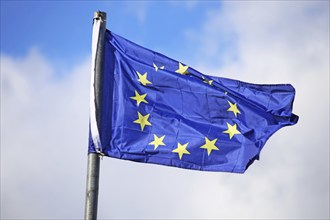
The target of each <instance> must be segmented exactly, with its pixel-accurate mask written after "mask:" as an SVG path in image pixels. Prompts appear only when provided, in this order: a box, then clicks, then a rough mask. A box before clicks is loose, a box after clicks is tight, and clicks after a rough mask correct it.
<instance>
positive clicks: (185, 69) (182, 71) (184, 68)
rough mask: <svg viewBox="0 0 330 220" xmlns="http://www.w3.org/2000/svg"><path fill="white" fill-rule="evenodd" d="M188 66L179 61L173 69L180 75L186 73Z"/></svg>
mask: <svg viewBox="0 0 330 220" xmlns="http://www.w3.org/2000/svg"><path fill="white" fill-rule="evenodd" d="M188 68H189V66H184V65H182V63H179V69H177V70H175V72H176V73H180V74H181V75H186V74H188V73H189V72H188Z"/></svg>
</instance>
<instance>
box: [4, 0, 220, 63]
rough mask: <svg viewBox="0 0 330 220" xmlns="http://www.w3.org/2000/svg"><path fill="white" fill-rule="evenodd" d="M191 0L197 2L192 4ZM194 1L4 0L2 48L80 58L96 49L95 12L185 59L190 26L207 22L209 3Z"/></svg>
mask: <svg viewBox="0 0 330 220" xmlns="http://www.w3.org/2000/svg"><path fill="white" fill-rule="evenodd" d="M190 5H191V6H190ZM212 7H216V8H220V7H221V3H220V2H208V4H200V5H199V6H198V7H194V3H193V2H181V3H179V2H170V3H168V2H152V1H151V2H149V1H148V2H134V1H128V2H125V1H113V2H106V1H93V2H83V1H68V2H64V1H2V2H1V52H3V53H6V54H11V55H21V56H22V55H25V54H26V53H27V52H28V50H29V49H30V48H31V46H34V47H37V48H38V49H39V50H40V51H41V52H42V53H43V54H44V55H45V56H47V58H49V59H52V60H55V61H61V60H62V58H63V54H65V57H66V62H67V63H70V62H77V61H80V60H81V59H83V58H85V56H87V55H88V54H89V53H90V44H91V20H92V17H93V12H94V11H97V10H103V11H106V12H107V13H108V19H107V20H108V24H107V28H108V29H110V30H112V31H114V32H115V33H118V34H120V35H122V36H124V37H126V38H128V39H130V40H132V41H134V42H137V43H140V44H142V45H143V46H145V47H148V48H154V49H159V50H161V51H160V52H163V53H173V52H171V51H175V52H174V53H175V55H178V56H180V57H183V58H187V57H188V56H189V55H188V54H186V53H185V52H184V51H185V50H186V48H187V47H188V46H189V45H187V42H186V41H185V40H184V38H185V36H184V35H185V33H184V30H188V29H193V28H194V27H196V26H200V25H201V24H202V21H203V19H204V18H205V17H206V16H207V10H206V9H208V8H212Z"/></svg>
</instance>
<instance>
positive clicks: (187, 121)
mask: <svg viewBox="0 0 330 220" xmlns="http://www.w3.org/2000/svg"><path fill="white" fill-rule="evenodd" d="M105 38H106V40H105V61H104V75H103V88H102V111H101V122H100V127H99V128H98V129H97V130H95V129H94V130H93V129H91V132H90V134H91V135H90V142H89V152H98V153H101V154H103V155H105V156H109V157H114V158H119V159H125V160H132V161H137V162H144V163H153V164H161V165H168V166H174V167H180V168H187V169H194V170H205V171H223V172H235V173H243V172H244V171H245V170H246V169H247V168H248V166H249V165H251V164H252V163H253V161H254V160H256V159H258V158H259V154H260V151H261V149H262V148H263V146H264V145H265V143H266V141H267V140H268V138H269V137H270V136H271V135H272V134H273V133H275V132H276V131H277V130H278V129H280V128H282V127H284V126H288V125H294V124H296V123H297V121H298V116H296V115H294V114H293V113H292V105H293V100H294V96H295V90H294V88H293V87H292V86H291V85H289V84H281V85H257V84H250V83H245V82H241V81H237V80H232V79H226V78H220V77H214V76H207V75H204V74H202V73H200V72H198V71H196V70H194V69H193V68H191V67H190V66H188V65H186V64H184V63H182V62H178V61H175V60H173V59H171V58H168V57H166V56H164V55H162V54H159V53H157V52H154V51H151V50H149V49H146V48H143V47H141V46H139V45H137V44H135V43H132V42H130V41H128V40H126V39H124V38H122V37H120V36H118V35H116V34H114V33H113V32H110V31H106V37H105Z"/></svg>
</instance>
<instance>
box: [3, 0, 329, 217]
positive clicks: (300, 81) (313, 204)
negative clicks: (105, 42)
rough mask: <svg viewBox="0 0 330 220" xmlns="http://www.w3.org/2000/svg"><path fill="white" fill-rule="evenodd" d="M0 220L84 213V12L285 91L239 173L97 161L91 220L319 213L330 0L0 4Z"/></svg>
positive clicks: (206, 67)
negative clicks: (273, 122)
mask: <svg viewBox="0 0 330 220" xmlns="http://www.w3.org/2000/svg"><path fill="white" fill-rule="evenodd" d="M0 4H1V11H0V46H1V50H0V58H1V60H0V61H1V65H0V70H1V142H0V143H1V148H0V149H1V204H0V208H1V210H0V213H1V214H0V218H1V219H82V218H83V217H84V203H85V187H86V174H87V144H88V123H89V87H90V66H91V36H92V19H93V13H94V11H97V10H101V11H105V12H106V13H107V28H108V29H109V30H111V31H113V32H115V33H117V34H119V35H121V36H123V37H125V38H127V39H129V40H131V41H133V42H135V43H138V44H140V45H142V46H144V47H147V48H149V49H152V50H155V51H158V52H160V53H163V54H164V55H166V56H169V57H171V58H173V59H175V60H179V61H181V62H183V63H186V64H187V65H189V66H191V67H193V68H194V69H197V70H199V71H200V72H202V73H204V74H207V75H213V76H220V77H227V78H232V79H239V80H241V81H246V82H251V83H260V84H277V83H290V84H292V85H293V86H294V87H295V89H296V98H295V102H294V107H293V112H294V113H295V114H297V115H299V117H300V118H299V122H298V123H297V124H296V125H294V126H292V127H285V128H282V129H281V130H279V131H278V132H276V133H275V134H274V135H273V136H272V137H271V138H270V139H269V140H268V142H267V143H266V145H265V147H264V148H263V150H262V152H261V157H260V161H256V162H254V164H253V165H252V166H250V167H249V169H248V170H247V171H246V173H245V174H232V173H215V172H201V171H191V170H185V169H179V168H173V167H167V166H159V165H152V164H143V163H135V162H130V161H124V160H118V159H113V158H103V159H102V161H101V172H100V191H99V207H98V217H99V219H329V218H330V214H329V206H330V204H329V194H330V192H329V188H330V185H329V166H330V164H329V71H330V70H329V66H330V64H329V59H330V57H329V53H330V52H329V48H330V45H329V31H330V30H329V26H330V24H329V20H330V19H329V1H223V2H216V1H203V2H198V1H180V2H177V1H168V2H163V1H161V2H153V1H114V2H109V1H93V2H88V1H45V2H43V1H0Z"/></svg>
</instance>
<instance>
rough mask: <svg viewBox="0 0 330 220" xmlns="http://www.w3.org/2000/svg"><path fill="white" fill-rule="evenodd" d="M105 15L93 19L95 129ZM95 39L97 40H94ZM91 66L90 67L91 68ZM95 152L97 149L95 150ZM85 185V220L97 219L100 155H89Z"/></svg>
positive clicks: (99, 116) (98, 112) (102, 60)
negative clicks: (94, 45)
mask: <svg viewBox="0 0 330 220" xmlns="http://www.w3.org/2000/svg"><path fill="white" fill-rule="evenodd" d="M106 16H107V15H106V13H105V12H100V11H97V12H94V19H93V40H92V41H93V42H92V44H94V43H95V41H96V42H97V43H96V52H95V56H94V55H92V59H93V60H92V62H94V63H93V64H94V65H95V66H94V68H93V71H94V94H95V100H94V102H95V114H96V115H95V116H96V124H97V128H100V124H101V104H102V103H101V101H102V87H103V85H102V83H103V64H104V35H105V30H106ZM95 38H97V39H95ZM92 47H93V46H92ZM93 64H92V66H93ZM92 74H93V73H92ZM96 150H97V151H98V150H99V149H96ZM87 164H88V165H87V183H86V202H85V219H86V220H96V219H97V202H98V193H99V174H100V155H99V153H89V154H88V162H87Z"/></svg>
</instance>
